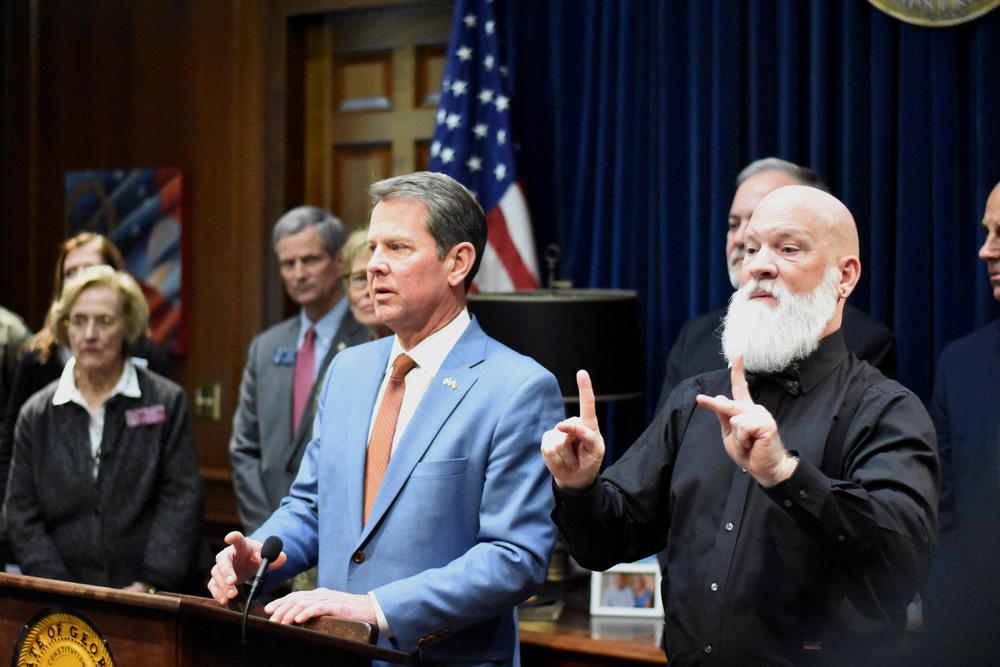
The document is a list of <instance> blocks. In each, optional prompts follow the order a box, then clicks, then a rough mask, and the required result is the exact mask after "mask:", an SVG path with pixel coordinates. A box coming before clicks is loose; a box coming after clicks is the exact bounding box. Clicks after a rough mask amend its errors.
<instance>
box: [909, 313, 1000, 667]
mask: <svg viewBox="0 0 1000 667" xmlns="http://www.w3.org/2000/svg"><path fill="white" fill-rule="evenodd" d="M998 378H1000V320H997V321H995V322H993V323H991V324H989V325H987V326H986V327H983V328H982V329H979V330H978V331H975V332H973V333H971V334H969V335H968V336H965V337H964V338H960V339H958V340H956V341H954V342H952V343H949V344H948V345H947V346H946V347H945V348H944V350H943V351H942V352H941V358H940V360H939V361H938V367H937V373H936V376H935V381H934V396H933V398H932V400H931V405H930V414H931V419H933V421H934V426H935V428H936V430H937V435H938V452H939V454H940V456H941V471H942V476H941V509H940V513H939V515H940V524H941V547H940V549H939V551H938V554H937V557H936V559H935V562H934V563H933V565H932V568H931V577H930V580H929V582H928V585H927V587H926V588H925V590H924V593H923V598H924V618H925V625H926V627H927V629H928V632H929V636H930V637H931V641H930V642H929V644H930V647H929V648H930V650H931V651H932V655H933V652H934V651H936V652H938V654H939V655H938V656H936V657H935V659H936V658H938V657H939V658H940V660H941V661H940V664H947V663H951V664H959V663H963V664H996V663H997V662H998V661H1000V641H997V639H996V619H997V618H998V617H1000V574H998V570H997V566H996V559H997V554H998V553H1000V518H998V514H997V507H998V506H1000V400H998V398H997V381H998ZM924 657H925V658H926V656H924ZM928 664H930V663H928Z"/></svg>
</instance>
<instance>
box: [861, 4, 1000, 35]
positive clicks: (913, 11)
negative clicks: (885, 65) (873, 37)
mask: <svg viewBox="0 0 1000 667" xmlns="http://www.w3.org/2000/svg"><path fill="white" fill-rule="evenodd" d="M868 2H870V3H871V4H873V5H875V6H876V7H878V8H879V9H881V10H882V11H883V12H885V13H886V14H889V15H891V16H895V17H896V18H897V19H899V20H900V21H906V22H907V23H914V24H916V25H923V26H931V27H937V28H940V27H944V26H948V25H955V24H957V23H965V22H966V21H971V20H972V19H976V18H979V17H980V16H982V15H983V14H985V13H986V12H988V11H990V10H991V9H993V8H995V7H996V6H997V5H1000V0H868Z"/></svg>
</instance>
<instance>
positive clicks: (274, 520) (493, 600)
mask: <svg viewBox="0 0 1000 667" xmlns="http://www.w3.org/2000/svg"><path fill="white" fill-rule="evenodd" d="M391 347H392V338H385V339H382V340H378V341H375V342H372V343H368V344H365V345H360V346H357V347H354V348H349V349H347V350H344V351H343V352H341V353H340V354H339V355H337V357H336V359H334V362H333V364H331V366H330V369H329V371H328V373H327V376H326V379H325V381H324V385H323V390H322V393H321V395H320V401H319V408H318V412H317V416H316V421H315V425H314V430H313V440H312V441H311V442H310V443H309V445H308V447H307V449H306V454H305V456H304V458H303V461H302V466H301V468H300V470H299V474H298V477H297V478H296V480H295V482H294V483H293V485H292V488H291V491H290V492H289V495H288V496H287V497H286V498H285V499H284V500H283V501H282V504H281V506H280V507H279V508H278V510H277V511H276V512H275V513H274V514H273V515H272V516H271V518H270V519H268V520H267V521H266V522H265V523H264V525H263V526H261V528H260V529H259V530H258V531H257V532H256V533H255V534H254V537H255V539H261V540H262V539H263V538H264V537H266V536H268V535H272V534H274V535H279V536H280V537H281V538H282V539H283V540H284V551H285V553H286V554H287V556H288V563H287V564H286V565H285V566H284V567H283V568H282V570H280V571H279V572H277V573H274V574H272V578H273V580H275V581H280V580H282V579H284V578H286V577H288V576H291V575H293V574H295V573H296V572H299V571H302V570H304V569H306V568H308V567H311V566H312V565H313V564H316V563H317V561H318V565H319V578H318V584H319V586H321V587H327V588H332V589H336V590H341V591H346V592H349V593H366V592H368V591H374V593H375V596H376V597H377V599H378V601H379V604H380V605H381V607H382V610H383V612H384V613H385V615H386V618H387V619H388V621H389V624H390V625H391V627H392V630H393V634H394V637H393V639H392V641H391V643H388V644H387V645H391V646H393V647H394V648H398V649H400V650H404V651H408V652H411V653H419V658H420V660H422V661H428V662H447V661H468V662H477V661H485V660H495V661H498V662H499V663H500V664H504V663H506V664H516V662H517V626H516V613H515V606H516V605H517V604H518V603H519V602H521V601H523V600H524V599H525V598H527V597H528V596H529V595H530V594H531V592H532V589H533V588H534V587H535V586H536V585H537V584H538V583H539V582H541V581H542V580H543V579H544V577H545V573H546V570H547V566H548V559H549V555H550V552H551V548H552V544H553V542H554V540H555V526H554V524H553V523H552V521H551V519H550V517H549V514H550V511H551V509H552V503H553V499H552V493H551V489H550V478H549V475H548V472H547V471H546V469H545V465H544V463H543V461H542V456H541V453H540V452H539V444H540V442H541V437H542V433H543V432H544V431H545V430H546V429H547V428H551V427H552V425H553V424H555V423H556V422H557V421H559V420H561V419H562V418H563V417H564V409H563V405H562V399H561V397H560V394H559V387H558V385H557V383H556V380H555V377H553V375H552V374H551V373H549V372H548V371H547V370H545V369H544V368H542V367H541V366H540V365H538V363H536V362H535V361H534V360H532V359H530V358H528V357H525V356H522V355H520V354H517V353H516V352H514V351H512V350H510V349H509V348H507V347H505V346H503V345H502V344H500V343H498V342H497V341H496V340H494V339H492V338H490V337H488V336H487V335H486V334H484V333H483V331H482V329H481V328H480V327H479V325H478V323H477V322H476V321H475V319H473V321H472V322H471V323H470V324H469V327H468V328H467V329H466V331H465V333H464V334H463V335H462V337H461V338H460V339H459V341H458V342H457V343H456V345H455V347H454V348H453V349H452V351H451V352H450V354H449V355H448V357H447V358H446V359H445V361H444V363H443V364H442V365H441V368H440V369H439V370H438V373H437V375H436V376H435V378H434V379H433V380H432V381H431V383H430V386H429V387H428V389H427V393H426V394H425V395H424V397H423V399H422V400H421V402H420V404H419V406H418V407H417V410H416V412H415V413H414V415H413V418H412V419H411V421H410V422H409V425H408V426H407V428H406V431H405V432H404V433H403V434H402V436H401V438H400V440H399V443H398V445H397V448H396V451H395V452H394V453H393V455H392V458H391V459H390V461H389V467H388V469H387V470H386V474H385V477H384V479H383V481H382V485H381V487H380V489H379V493H378V496H377V498H376V500H375V504H374V506H373V507H372V511H371V515H370V517H369V520H368V523H367V524H365V525H364V526H363V527H362V520H361V513H362V495H363V480H364V469H365V455H366V448H367V438H368V427H369V423H370V421H371V417H372V411H373V410H374V409H375V400H376V397H377V395H378V391H379V385H380V384H381V382H382V376H383V371H384V369H385V367H386V365H387V363H388V358H389V353H390V350H391ZM344 388H350V390H349V391H345V390H344ZM385 642H386V640H385V639H380V643H385Z"/></svg>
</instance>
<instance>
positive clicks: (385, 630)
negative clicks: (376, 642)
mask: <svg viewBox="0 0 1000 667" xmlns="http://www.w3.org/2000/svg"><path fill="white" fill-rule="evenodd" d="M368 599H369V600H371V601H372V606H373V607H375V618H376V619H378V636H379V637H385V638H386V639H392V628H391V627H389V621H388V620H387V619H386V617H385V614H383V613H382V605H380V604H379V603H378V598H376V597H375V593H374V592H372V591H368Z"/></svg>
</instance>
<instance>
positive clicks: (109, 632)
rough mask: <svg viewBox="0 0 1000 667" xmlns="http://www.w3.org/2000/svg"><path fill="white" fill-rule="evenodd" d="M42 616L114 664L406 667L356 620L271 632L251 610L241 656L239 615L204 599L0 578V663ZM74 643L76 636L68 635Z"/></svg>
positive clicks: (269, 625) (326, 619) (275, 628)
mask: <svg viewBox="0 0 1000 667" xmlns="http://www.w3.org/2000/svg"><path fill="white" fill-rule="evenodd" d="M47 611H50V612H68V613H71V614H74V615H76V616H79V617H81V618H83V619H85V620H86V621H87V622H88V623H89V624H90V625H91V626H92V627H93V628H94V629H95V630H97V632H98V633H99V634H100V635H101V636H102V637H103V638H104V640H105V645H106V647H107V649H108V650H109V651H110V653H111V655H112V657H113V659H114V662H115V664H116V665H124V666H128V665H156V666H164V667H166V666H173V665H177V666H188V665H190V666H192V667H193V666H196V665H304V664H337V665H368V664H370V663H371V661H372V660H384V661H387V662H394V663H405V662H409V656H408V655H407V654H406V653H403V652H400V651H394V650H391V649H386V648H382V647H380V646H377V645H375V644H374V643H373V642H374V640H375V637H376V635H377V631H376V629H375V628H374V627H373V626H372V625H371V624H369V623H364V622H362V621H351V620H347V619H338V618H333V617H331V616H324V617H321V618H318V619H313V620H312V621H310V622H309V623H307V624H306V625H304V626H289V625H278V624H276V623H271V622H270V621H268V620H267V619H266V618H264V617H263V615H262V611H261V610H260V609H259V608H257V607H254V608H251V616H250V617H249V618H248V619H247V632H246V634H247V646H246V649H245V650H244V649H243V648H242V647H241V645H240V620H241V616H242V614H241V613H240V612H239V611H231V610H229V609H226V608H224V607H221V606H219V605H218V604H217V603H216V602H215V601H214V600H211V599H209V598H200V597H194V596H190V595H179V594H174V593H158V594H156V595H150V594H146V593H132V592H126V591H122V590H118V589H113V588H104V587H102V586H88V585H85V584H75V583H69V582H65V581H55V580H51V579H39V578H37V577H27V576H23V575H18V574H9V573H0V664H8V661H9V664H11V665H16V664H17V662H16V660H15V659H14V653H15V645H16V644H17V643H18V637H19V636H20V635H22V634H24V633H26V632H28V631H29V624H32V623H35V622H37V619H39V618H40V617H42V616H44V615H45V612H47ZM255 611H256V612H257V613H256V614H254V612H255ZM64 625H65V624H64ZM57 633H66V636H67V637H68V634H69V629H67V628H64V627H60V628H58V630H55V629H53V627H52V626H49V637H48V638H46V637H44V636H43V637H42V640H44V641H49V640H51V637H52V635H53V634H57ZM74 637H77V638H78V637H79V633H78V632H76V630H75V629H74ZM57 639H58V637H57ZM39 646H41V643H40V644H39ZM75 648H77V647H73V646H70V647H68V648H67V650H68V649H75Z"/></svg>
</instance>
